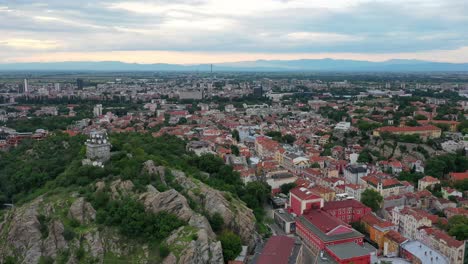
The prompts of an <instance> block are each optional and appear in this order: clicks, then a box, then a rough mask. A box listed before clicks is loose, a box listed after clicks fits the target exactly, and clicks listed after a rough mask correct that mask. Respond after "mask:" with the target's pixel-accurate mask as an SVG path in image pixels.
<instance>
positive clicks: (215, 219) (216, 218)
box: [209, 212, 224, 232]
mask: <svg viewBox="0 0 468 264" xmlns="http://www.w3.org/2000/svg"><path fill="white" fill-rule="evenodd" d="M209 221H210V225H211V228H213V231H215V232H219V231H221V229H222V228H223V226H224V219H223V217H222V216H221V214H220V213H219V212H216V213H214V214H213V215H212V216H210V217H209Z"/></svg>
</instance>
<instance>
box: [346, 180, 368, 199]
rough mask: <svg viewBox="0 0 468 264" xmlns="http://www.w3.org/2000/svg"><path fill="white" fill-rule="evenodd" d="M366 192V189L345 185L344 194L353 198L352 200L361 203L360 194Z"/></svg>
mask: <svg viewBox="0 0 468 264" xmlns="http://www.w3.org/2000/svg"><path fill="white" fill-rule="evenodd" d="M365 190H366V187H365V186H363V185H358V184H346V185H345V192H346V193H347V194H348V196H349V197H354V199H356V200H358V201H361V194H362V192H363V191H365Z"/></svg>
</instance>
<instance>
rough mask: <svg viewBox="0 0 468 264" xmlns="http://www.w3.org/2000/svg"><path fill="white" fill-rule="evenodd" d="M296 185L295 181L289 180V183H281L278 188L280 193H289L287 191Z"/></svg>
mask: <svg viewBox="0 0 468 264" xmlns="http://www.w3.org/2000/svg"><path fill="white" fill-rule="evenodd" d="M296 186H297V185H296V183H294V182H290V183H285V184H282V185H281V186H280V189H281V192H282V193H284V194H289V191H290V190H291V189H294V188H296Z"/></svg>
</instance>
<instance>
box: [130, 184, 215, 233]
mask: <svg viewBox="0 0 468 264" xmlns="http://www.w3.org/2000/svg"><path fill="white" fill-rule="evenodd" d="M147 190H148V191H147V192H145V193H143V194H141V195H140V197H139V200H140V201H141V202H142V203H143V205H144V206H145V208H146V210H147V211H150V212H153V213H159V212H161V211H165V212H168V213H172V214H174V215H176V216H177V217H178V218H180V219H182V220H184V221H186V222H187V223H188V224H189V225H190V226H193V227H196V228H200V229H204V230H206V232H207V235H208V236H209V237H210V238H214V237H215V234H214V232H213V230H212V229H211V226H210V223H209V222H208V220H207V219H206V217H204V216H202V215H200V214H198V213H196V212H194V211H193V210H192V209H191V208H190V206H189V205H188V202H187V199H186V198H185V196H183V195H182V194H180V193H179V192H177V191H176V190H174V189H171V190H168V191H165V192H158V191H157V190H156V189H155V188H154V187H152V186H151V185H150V186H147Z"/></svg>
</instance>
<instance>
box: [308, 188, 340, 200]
mask: <svg viewBox="0 0 468 264" xmlns="http://www.w3.org/2000/svg"><path fill="white" fill-rule="evenodd" d="M309 191H311V192H313V193H315V194H317V195H318V196H320V197H322V198H323V199H324V200H325V202H329V201H333V200H335V195H336V192H335V191H334V190H333V189H330V188H328V187H324V186H320V185H315V186H313V187H310V188H309Z"/></svg>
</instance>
